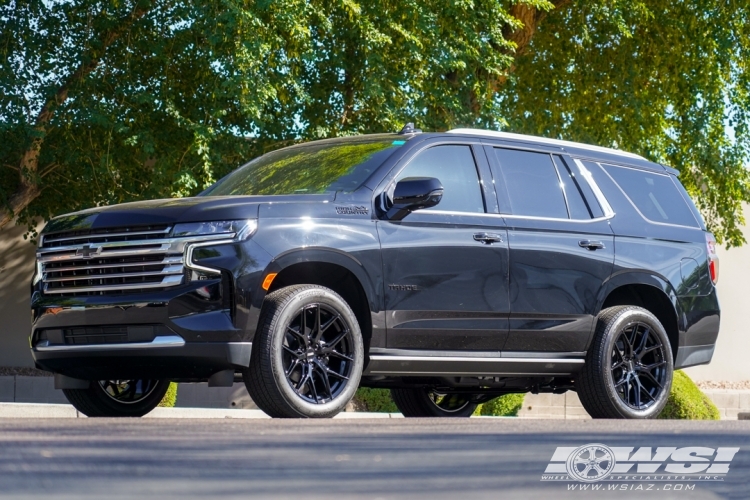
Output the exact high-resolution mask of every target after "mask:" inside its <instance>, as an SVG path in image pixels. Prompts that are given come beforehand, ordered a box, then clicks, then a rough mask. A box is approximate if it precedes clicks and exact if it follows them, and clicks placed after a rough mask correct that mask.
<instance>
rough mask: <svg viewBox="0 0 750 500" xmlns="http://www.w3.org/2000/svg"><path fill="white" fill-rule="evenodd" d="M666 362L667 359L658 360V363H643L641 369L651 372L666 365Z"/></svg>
mask: <svg viewBox="0 0 750 500" xmlns="http://www.w3.org/2000/svg"><path fill="white" fill-rule="evenodd" d="M666 364H667V362H666V361H657V362H656V363H651V364H650V365H643V366H642V367H641V371H643V372H648V373H651V370H654V369H655V368H659V367H660V366H664V365H666Z"/></svg>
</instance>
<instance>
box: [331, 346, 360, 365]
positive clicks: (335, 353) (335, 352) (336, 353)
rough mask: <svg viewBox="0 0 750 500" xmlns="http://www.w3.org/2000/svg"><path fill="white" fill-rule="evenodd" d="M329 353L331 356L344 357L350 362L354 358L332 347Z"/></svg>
mask: <svg viewBox="0 0 750 500" xmlns="http://www.w3.org/2000/svg"><path fill="white" fill-rule="evenodd" d="M329 354H330V355H331V356H336V357H337V358H341V359H345V360H347V361H349V362H350V363H354V358H350V357H349V356H347V355H346V354H342V353H340V352H338V351H336V350H334V349H331V351H330V352H329Z"/></svg>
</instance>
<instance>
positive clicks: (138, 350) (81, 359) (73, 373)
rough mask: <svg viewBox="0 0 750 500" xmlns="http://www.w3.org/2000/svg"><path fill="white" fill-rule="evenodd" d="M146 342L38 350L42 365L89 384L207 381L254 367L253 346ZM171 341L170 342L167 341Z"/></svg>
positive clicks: (36, 355)
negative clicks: (222, 373) (139, 380)
mask: <svg viewBox="0 0 750 500" xmlns="http://www.w3.org/2000/svg"><path fill="white" fill-rule="evenodd" d="M156 339H160V340H157V341H156V342H153V343H142V344H138V345H136V344H100V345H95V346H94V345H92V346H80V345H62V346H44V347H43V346H38V347H35V348H33V349H32V352H33V355H34V359H35V360H36V363H37V366H38V367H40V368H42V369H44V370H48V371H51V372H54V373H60V374H63V375H66V376H68V377H72V378H76V379H84V380H104V379H109V380H116V379H131V378H151V379H171V380H205V379H207V378H208V377H210V376H211V375H213V374H214V373H216V372H219V371H223V370H238V369H240V368H243V367H247V366H248V365H249V364H250V352H251V349H252V344H251V343H250V342H191V343H187V342H184V341H180V340H179V339H180V337H178V336H171V338H167V337H156ZM165 339H166V340H165Z"/></svg>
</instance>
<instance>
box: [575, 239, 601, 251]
mask: <svg viewBox="0 0 750 500" xmlns="http://www.w3.org/2000/svg"><path fill="white" fill-rule="evenodd" d="M578 246H579V247H582V248H588V249H589V250H597V249H601V248H604V243H602V242H601V241H594V240H581V241H579V242H578Z"/></svg>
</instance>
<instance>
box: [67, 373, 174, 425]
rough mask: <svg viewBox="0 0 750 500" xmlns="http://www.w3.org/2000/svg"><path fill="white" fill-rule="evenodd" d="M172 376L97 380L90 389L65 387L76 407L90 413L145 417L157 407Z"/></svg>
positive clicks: (101, 415)
mask: <svg viewBox="0 0 750 500" xmlns="http://www.w3.org/2000/svg"><path fill="white" fill-rule="evenodd" d="M167 389H169V380H95V381H93V382H91V385H90V386H89V388H88V389H63V393H64V394H65V397H66V398H67V399H68V401H70V404H72V405H73V406H74V407H75V409H76V410H78V411H80V412H81V413H83V414H84V415H86V416H87V417H142V416H144V415H145V414H147V413H149V412H150V411H151V410H153V409H154V408H156V407H157V406H158V405H159V403H160V402H161V400H162V399H163V398H164V395H165V394H166V393H167Z"/></svg>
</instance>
